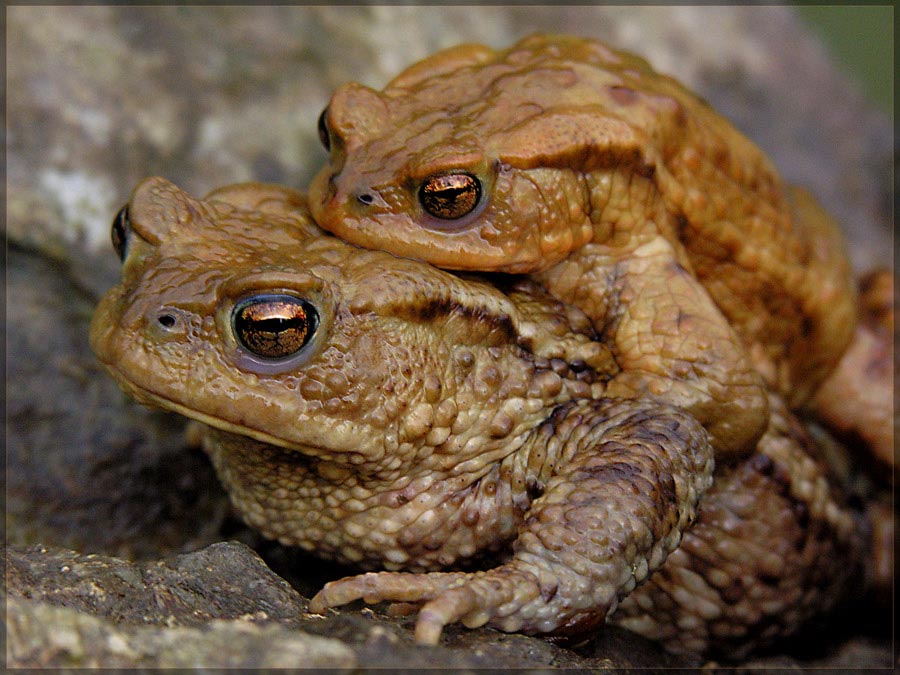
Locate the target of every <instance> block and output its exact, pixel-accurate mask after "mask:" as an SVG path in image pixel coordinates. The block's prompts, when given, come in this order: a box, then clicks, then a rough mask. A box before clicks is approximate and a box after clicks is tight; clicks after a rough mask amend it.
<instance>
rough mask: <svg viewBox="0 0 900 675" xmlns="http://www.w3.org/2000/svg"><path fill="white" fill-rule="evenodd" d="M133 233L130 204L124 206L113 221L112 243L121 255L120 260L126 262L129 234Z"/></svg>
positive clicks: (117, 253)
mask: <svg viewBox="0 0 900 675" xmlns="http://www.w3.org/2000/svg"><path fill="white" fill-rule="evenodd" d="M129 234H131V221H130V220H129V218H128V205H127V204H126V205H125V206H123V207H122V208H121V209H120V210H119V212H118V213H117V214H116V217H115V219H114V220H113V223H112V232H111V236H112V245H113V248H114V249H115V251H116V255H118V256H119V260H122V261H123V262H124V260H125V252H126V250H127V248H128V235H129Z"/></svg>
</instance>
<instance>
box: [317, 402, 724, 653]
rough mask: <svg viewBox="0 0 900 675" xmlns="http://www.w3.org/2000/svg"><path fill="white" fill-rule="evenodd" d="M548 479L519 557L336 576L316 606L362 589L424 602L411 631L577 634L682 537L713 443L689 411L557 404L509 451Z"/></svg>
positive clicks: (363, 593)
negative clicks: (454, 567) (451, 628)
mask: <svg viewBox="0 0 900 675" xmlns="http://www.w3.org/2000/svg"><path fill="white" fill-rule="evenodd" d="M508 459H509V460H511V461H512V462H520V463H524V465H525V466H527V467H529V468H530V474H531V476H530V478H529V480H530V481H531V482H533V483H534V484H535V486H536V488H538V489H541V492H542V494H541V496H539V497H538V498H536V499H535V500H534V501H533V502H532V503H531V505H530V508H529V510H528V511H527V513H526V514H525V519H524V523H523V524H522V526H521V527H520V529H519V533H518V537H517V539H516V540H515V542H514V544H513V552H512V556H511V558H510V559H509V561H508V562H506V563H505V564H503V565H500V566H499V567H496V568H493V569H489V570H486V571H483V572H474V573H459V572H450V573H440V572H435V573H430V574H402V573H391V572H384V573H377V574H368V575H362V576H358V577H348V578H346V579H341V580H338V581H335V582H332V583H330V584H328V585H326V586H325V588H324V589H323V590H322V591H321V592H320V593H318V594H317V595H316V597H314V598H313V600H312V602H311V603H310V611H313V612H321V611H323V610H325V609H326V608H327V607H333V606H337V605H342V604H345V603H347V602H351V601H353V600H357V599H360V598H362V599H364V600H366V601H367V602H379V601H385V600H387V601H395V602H404V603H408V602H415V603H419V604H422V609H421V611H420V613H419V617H418V621H417V625H416V639H417V640H418V641H419V642H423V643H432V644H433V643H436V642H437V640H438V638H439V636H440V633H441V630H442V629H443V627H444V626H446V625H448V624H450V623H454V622H456V621H461V622H462V623H463V624H465V625H467V626H470V627H474V626H480V625H484V624H488V625H490V626H493V627H496V628H499V629H501V630H505V631H521V632H525V633H549V632H556V633H562V634H570V633H580V632H584V631H586V630H588V629H589V628H591V627H592V626H595V625H597V624H598V623H602V622H603V620H604V619H605V617H606V614H607V612H608V611H609V610H610V609H612V608H614V607H615V605H616V604H617V602H618V600H619V598H620V597H621V596H622V595H624V594H627V593H628V592H630V591H631V590H632V589H633V588H634V587H635V585H636V584H638V583H640V582H641V581H642V580H643V579H644V578H646V576H647V575H648V574H649V573H651V572H652V571H653V570H655V569H656V568H658V567H659V566H660V565H661V564H662V563H663V561H664V560H665V559H666V556H667V555H668V554H669V553H670V552H671V551H672V550H673V549H675V548H676V547H677V546H678V543H679V541H680V539H681V535H682V532H683V531H684V530H685V529H686V528H687V527H688V526H689V525H690V524H691V523H692V522H693V520H694V518H695V515H696V509H697V504H698V501H699V499H700V497H701V495H702V494H703V493H704V492H705V491H706V489H707V488H708V487H709V485H710V483H711V481H712V467H713V459H712V449H711V447H710V446H709V443H708V440H707V435H706V432H705V431H704V429H703V428H702V427H701V426H700V425H699V424H698V423H697V422H696V420H694V419H693V418H692V417H691V416H689V415H687V414H686V413H684V412H683V411H681V410H679V409H677V408H672V407H670V406H666V405H658V404H652V403H648V404H642V403H640V402H636V401H610V400H606V401H578V402H575V403H572V404H567V405H566V406H563V407H561V408H560V409H559V410H557V411H556V413H554V415H553V416H552V417H551V419H549V420H548V421H547V422H546V423H544V424H543V425H542V426H541V427H540V428H539V429H538V430H537V432H536V433H535V434H534V436H533V437H532V438H531V439H530V440H529V442H528V444H527V445H526V447H525V448H524V449H523V451H522V452H521V453H518V454H517V455H516V456H514V457H511V458H508Z"/></svg>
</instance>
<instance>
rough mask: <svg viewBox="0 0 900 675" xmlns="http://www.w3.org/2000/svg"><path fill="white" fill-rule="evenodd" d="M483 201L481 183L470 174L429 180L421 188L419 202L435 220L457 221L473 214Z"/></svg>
mask: <svg viewBox="0 0 900 675" xmlns="http://www.w3.org/2000/svg"><path fill="white" fill-rule="evenodd" d="M480 199H481V183H480V182H479V180H478V179H477V178H475V176H472V175H470V174H468V173H448V174H443V175H438V176H432V177H431V178H428V179H427V180H426V181H425V182H424V183H422V187H420V188H419V201H420V202H421V203H422V208H424V209H425V210H426V211H427V212H428V213H430V214H431V215H432V216H434V217H435V218H442V219H444V220H455V219H457V218H462V217H463V216H465V215H467V214H469V213H472V211H473V210H474V209H475V207H476V206H478V202H479V200H480Z"/></svg>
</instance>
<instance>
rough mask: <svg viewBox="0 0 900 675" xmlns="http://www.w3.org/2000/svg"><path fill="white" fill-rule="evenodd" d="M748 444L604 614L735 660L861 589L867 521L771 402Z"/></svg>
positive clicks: (671, 645)
mask: <svg viewBox="0 0 900 675" xmlns="http://www.w3.org/2000/svg"><path fill="white" fill-rule="evenodd" d="M772 410H773V413H772V421H771V423H770V425H769V429H768V431H767V432H766V434H765V435H764V436H763V438H762V440H761V441H760V443H759V446H758V448H757V451H756V453H755V454H753V455H752V456H751V457H749V458H748V459H746V460H744V461H743V462H741V463H739V464H737V465H733V466H724V467H720V468H718V469H717V471H716V476H715V483H714V485H713V487H712V488H711V489H710V490H709V491H708V492H707V493H706V495H705V496H704V498H703V502H702V504H701V508H700V519H699V520H698V521H697V524H696V525H695V526H694V527H693V528H691V529H690V530H689V531H688V532H686V533H685V535H684V537H683V539H682V543H681V546H680V547H679V548H678V550H677V551H675V552H673V553H672V554H671V555H670V556H669V558H668V559H667V560H666V562H665V564H664V565H663V566H662V568H661V569H660V570H659V571H657V572H656V573H655V574H654V575H653V576H652V577H651V578H650V580H649V581H648V582H647V583H646V584H644V585H643V586H641V587H639V588H638V589H637V590H635V591H634V592H633V593H632V594H631V595H629V596H628V597H627V598H625V599H624V600H623V601H622V603H621V604H620V606H619V609H618V611H617V612H616V614H614V615H613V616H612V617H610V621H611V622H612V623H616V624H619V625H621V626H624V627H625V628H628V629H630V630H632V631H634V632H636V633H640V634H642V635H644V636H646V637H648V638H650V639H653V640H658V641H660V642H662V643H663V644H664V646H665V647H666V648H667V649H668V650H670V651H673V652H692V653H705V654H707V655H712V656H716V657H720V658H723V657H724V658H741V657H743V656H744V655H745V654H746V653H747V652H749V651H751V650H753V649H755V648H757V647H759V646H761V645H764V644H767V643H769V642H771V641H773V640H774V639H776V638H780V637H784V636H787V635H789V634H791V633H792V632H794V631H796V630H797V629H798V628H799V627H800V626H802V625H803V624H804V623H805V622H806V621H807V620H808V619H810V618H811V617H812V616H814V615H816V614H819V613H824V612H826V611H828V610H829V609H830V608H832V607H833V606H835V605H836V604H837V603H838V602H839V601H840V600H841V599H843V598H846V597H847V595H848V593H849V592H851V591H852V592H858V591H860V590H861V589H860V587H861V586H863V585H864V581H863V579H864V578H865V575H864V574H863V561H864V560H867V559H869V558H871V557H873V555H872V554H873V552H872V551H871V550H870V549H869V548H868V547H869V546H870V542H871V538H870V532H869V531H870V526H869V524H868V522H867V521H866V520H865V518H864V517H863V515H862V514H860V513H857V512H854V511H852V510H851V509H849V508H848V507H847V506H846V505H845V503H844V495H843V494H842V491H841V489H840V488H838V487H837V486H836V484H835V481H834V480H833V478H832V476H831V474H830V469H829V468H828V466H827V465H826V463H825V462H824V461H823V459H822V457H821V454H820V449H819V447H818V446H817V445H816V444H815V443H813V441H812V439H811V437H810V436H809V435H808V434H807V433H806V430H805V429H804V427H803V426H802V425H801V424H800V423H799V421H798V420H797V419H796V418H794V416H793V415H792V414H790V413H789V412H787V410H786V408H785V407H784V406H783V405H782V404H781V403H780V402H779V401H778V400H776V399H774V397H773V400H772Z"/></svg>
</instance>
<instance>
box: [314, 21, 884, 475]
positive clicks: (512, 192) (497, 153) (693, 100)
mask: <svg viewBox="0 0 900 675" xmlns="http://www.w3.org/2000/svg"><path fill="white" fill-rule="evenodd" d="M319 133H320V137H321V139H322V142H323V144H324V145H325V147H326V149H328V150H330V161H329V163H328V164H327V165H326V166H325V167H324V168H323V169H322V170H321V172H320V173H319V174H318V175H317V176H316V178H315V179H314V181H313V183H312V185H311V187H310V209H311V211H312V214H313V217H314V218H315V220H316V222H317V223H318V224H319V225H320V226H322V227H323V228H324V229H326V230H328V231H330V232H332V233H334V234H336V235H338V236H340V237H341V238H343V239H345V240H347V241H349V242H351V243H354V244H356V245H359V246H363V247H366V248H372V249H381V250H385V251H389V252H391V253H394V254H397V255H401V256H406V257H411V258H416V259H420V260H424V261H427V262H430V263H432V264H435V265H437V266H440V267H443V268H447V269H452V270H477V271H494V272H506V273H528V274H530V275H531V276H532V278H534V279H535V280H537V281H538V282H539V283H540V284H542V285H543V286H544V287H545V288H546V289H547V290H548V291H549V292H550V294H551V295H553V296H554V297H556V298H559V299H561V300H563V301H564V302H566V303H568V304H572V305H575V306H577V307H578V308H580V309H582V310H583V311H584V312H585V313H586V314H587V315H588V317H589V318H590V319H591V321H592V322H593V325H594V326H595V328H596V330H597V332H598V334H599V335H600V336H601V338H602V339H603V341H604V342H606V343H608V344H609V345H610V347H611V349H612V351H613V354H614V357H615V359H616V361H617V363H618V365H619V367H620V369H621V372H620V373H619V374H618V375H617V376H616V377H614V378H613V379H612V380H611V381H610V382H609V383H608V385H607V392H608V394H609V395H614V396H618V397H625V398H632V397H638V398H646V397H648V396H652V397H655V398H657V399H659V400H664V401H667V402H669V403H672V404H674V405H678V406H680V407H683V408H685V409H686V410H689V411H690V412H691V413H692V414H693V415H694V416H695V417H697V418H698V419H699V420H701V421H702V422H703V424H704V425H705V427H706V428H707V430H708V431H709V433H710V437H711V439H712V442H713V445H714V447H715V449H716V453H717V454H716V456H717V458H719V459H724V460H728V459H731V458H734V457H740V456H742V455H743V454H745V453H746V452H748V451H750V450H752V449H753V448H754V447H755V445H756V442H757V440H758V439H759V438H760V435H761V434H762V433H763V431H764V430H765V429H766V428H767V419H768V395H767V390H769V389H771V390H772V391H775V392H777V393H779V394H780V395H781V396H782V397H783V398H784V399H785V400H786V401H787V403H788V405H789V406H790V407H792V408H798V407H799V406H801V405H803V404H805V403H807V402H808V401H809V400H810V398H811V396H812V395H813V393H814V392H815V391H816V389H817V387H818V386H819V385H820V383H821V382H822V381H823V380H824V379H825V378H826V376H827V375H828V374H829V372H831V370H832V369H833V368H834V367H835V364H836V363H837V362H838V360H839V358H840V357H841V355H842V354H843V353H844V351H845V350H846V349H847V346H848V344H850V342H851V340H852V339H853V336H854V330H855V325H856V309H855V289H854V284H853V281H852V276H851V270H850V266H849V263H848V261H847V259H846V256H845V253H844V249H843V242H842V238H841V235H840V233H839V231H838V229H837V227H836V226H835V224H834V223H833V222H832V221H831V220H830V219H829V217H828V216H827V215H826V214H825V213H824V212H823V211H822V209H821V208H820V207H819V206H818V205H817V204H816V202H815V201H814V200H813V199H812V197H811V196H810V195H809V194H808V193H806V192H804V191H802V190H800V189H796V188H788V187H785V186H784V185H783V184H782V182H781V179H780V178H779V176H778V173H777V172H776V170H775V168H774V167H773V165H772V164H771V162H770V161H769V159H768V158H767V157H766V156H765V155H764V154H763V153H762V152H761V151H760V150H759V149H758V148H757V147H756V146H755V145H754V144H753V143H752V142H750V141H749V140H748V139H747V138H746V137H744V136H743V135H742V134H741V133H739V132H738V131H737V130H736V129H735V128H734V127H733V126H732V125H731V124H729V123H728V122H727V121H726V120H725V119H724V118H722V117H721V116H720V115H718V114H717V113H716V112H715V111H714V110H712V109H711V108H710V106H709V105H708V104H706V103H705V102H704V101H703V100H701V99H700V98H698V97H697V96H696V95H694V94H693V93H691V92H690V91H688V90H687V89H686V88H685V87H683V86H682V85H680V84H679V83H678V82H676V81H675V80H674V79H672V78H670V77H667V76H664V75H662V74H659V73H657V72H655V71H654V70H653V69H652V68H651V67H650V66H649V65H648V64H647V62H645V61H644V60H643V59H641V58H639V57H637V56H634V55H632V54H628V53H625V52H620V51H616V50H614V49H611V48H609V47H607V46H606V45H604V44H601V43H600V42H597V41H594V40H588V39H581V38H575V37H567V36H546V35H534V36H531V37H528V38H526V39H523V40H522V41H520V42H519V43H517V44H515V45H513V46H511V47H509V48H508V49H503V50H499V51H495V50H493V49H491V48H489V47H486V46H482V45H462V46H458V47H454V48H450V49H447V50H445V51H442V52H439V53H437V54H435V55H433V56H430V57H428V58H426V59H425V60H423V61H421V62H419V63H417V64H415V65H413V66H411V67H410V68H408V69H407V70H405V71H404V72H402V73H400V75H398V76H397V77H396V78H395V79H394V80H393V81H391V82H390V83H389V84H388V85H387V86H386V87H385V88H384V90H383V91H380V92H379V91H375V90H373V89H371V88H368V87H365V86H362V85H359V84H353V83H351V84H346V85H344V86H342V87H340V88H339V89H337V91H336V92H335V93H334V95H333V96H332V98H331V101H330V103H329V104H328V106H327V108H326V109H325V111H324V112H323V114H322V116H321V118H320V120H319ZM865 337H866V336H862V338H863V341H864V342H865ZM828 403H829V401H824V402H823V406H824V408H823V411H822V412H823V414H824V416H826V417H827V416H829V415H830V414H834V413H836V412H838V411H836V410H833V409H829V408H828V407H827V406H828ZM877 405H879V406H880V407H881V408H883V409H884V412H885V414H884V415H882V416H881V417H882V418H886V417H891V413H890V412H889V411H888V410H887V409H888V408H889V407H890V402H889V401H887V400H879V401H878V402H877ZM876 436H878V435H877V434H876ZM886 452H887V451H886Z"/></svg>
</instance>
